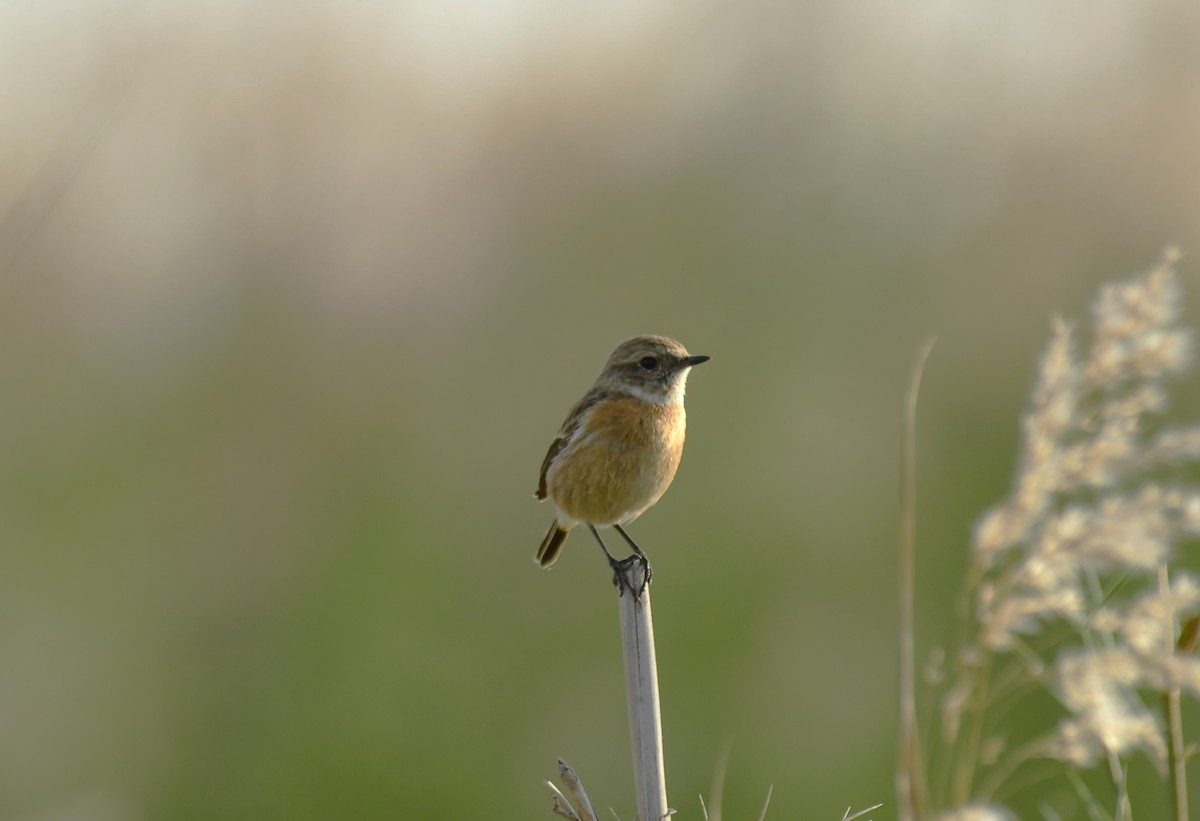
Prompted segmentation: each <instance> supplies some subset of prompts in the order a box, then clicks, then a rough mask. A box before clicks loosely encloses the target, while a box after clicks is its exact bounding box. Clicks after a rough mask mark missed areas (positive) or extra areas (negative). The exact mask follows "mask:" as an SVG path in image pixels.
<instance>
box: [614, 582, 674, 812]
mask: <svg viewBox="0 0 1200 821" xmlns="http://www.w3.org/2000/svg"><path fill="white" fill-rule="evenodd" d="M644 579H645V566H644V565H642V564H641V563H636V562H635V563H634V564H633V565H632V567H631V568H630V571H629V586H630V587H631V588H633V589H634V590H641V591H642V592H641V595H639V596H634V595H632V594H631V593H629V592H625V593H624V594H623V595H620V596H618V597H617V609H618V611H619V613H620V616H621V649H622V651H623V653H624V656H625V693H626V696H627V698H628V701H629V736H630V742H631V743H632V746H633V779H634V786H635V787H636V789H637V808H638V818H640V819H641V821H659V819H661V818H663V817H664V816H665V815H667V813H668V812H669V809H668V807H667V778H666V771H665V768H664V766H663V745H662V714H661V711H660V709H659V703H658V661H657V659H656V658H655V655H654V621H653V619H652V618H651V614H650V588H649V587H648V586H647V587H645V588H644V589H643V584H644ZM619 590H620V588H618V591H619Z"/></svg>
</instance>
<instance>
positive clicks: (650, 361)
mask: <svg viewBox="0 0 1200 821" xmlns="http://www.w3.org/2000/svg"><path fill="white" fill-rule="evenodd" d="M638 364H639V365H641V366H642V367H643V368H645V369H646V370H648V371H652V370H654V369H655V368H657V367H658V360H657V359H655V358H654V357H653V356H643V357H642V361H641V362H639V363H638Z"/></svg>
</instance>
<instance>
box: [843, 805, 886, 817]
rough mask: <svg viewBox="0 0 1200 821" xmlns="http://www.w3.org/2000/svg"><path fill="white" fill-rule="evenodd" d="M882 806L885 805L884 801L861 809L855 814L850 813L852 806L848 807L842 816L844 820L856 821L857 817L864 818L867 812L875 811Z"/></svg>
mask: <svg viewBox="0 0 1200 821" xmlns="http://www.w3.org/2000/svg"><path fill="white" fill-rule="evenodd" d="M882 806H883V804H882V803H880V804H875V805H873V806H870V807H867V808H866V809H863V810H859V811H858V812H856V813H854V815H851V814H850V808H849V807H847V808H846V813H845V814H844V815H843V816H842V821H855V819H856V818H862V817H863V816H864V815H866V814H867V813H869V812H875V810H877V809H879V808H880V807H882Z"/></svg>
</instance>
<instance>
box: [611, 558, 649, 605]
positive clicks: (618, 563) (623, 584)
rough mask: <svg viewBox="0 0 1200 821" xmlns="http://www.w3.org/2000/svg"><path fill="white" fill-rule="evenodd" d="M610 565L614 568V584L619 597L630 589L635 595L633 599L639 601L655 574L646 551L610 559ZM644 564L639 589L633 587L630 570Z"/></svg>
mask: <svg viewBox="0 0 1200 821" xmlns="http://www.w3.org/2000/svg"><path fill="white" fill-rule="evenodd" d="M608 564H609V566H610V567H612V569H613V586H615V587H616V588H617V597H618V598H620V597H621V596H623V595H625V591H626V590H628V591H629V592H630V594H631V595H632V596H633V600H634V601H637V600H638V599H640V598H641V597H642V592H643V591H644V590H645V589H646V588H647V587H648V586H649V585H650V579H651V577H653V575H654V571H653V569H652V568H651V567H650V560H649V559H647V558H646V555H645V554H644V553H634V554H633V555H632V556H629V557H627V558H624V559H620V560H617V559H609V562H608ZM639 564H640V565H641V566H642V583H641V585H640V586H639V587H638V589H637V590H634V589H633V583H632V582H631V581H630V579H629V572H630V570H632V569H633V568H634V567H635V566H636V565H639Z"/></svg>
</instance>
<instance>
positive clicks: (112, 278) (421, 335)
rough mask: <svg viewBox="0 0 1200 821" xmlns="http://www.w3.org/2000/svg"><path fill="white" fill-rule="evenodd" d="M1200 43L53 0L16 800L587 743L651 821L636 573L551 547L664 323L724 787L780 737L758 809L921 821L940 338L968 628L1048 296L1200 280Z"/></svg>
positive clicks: (582, 765)
mask: <svg viewBox="0 0 1200 821" xmlns="http://www.w3.org/2000/svg"><path fill="white" fill-rule="evenodd" d="M1198 36H1200V7H1198V6H1197V5H1196V4H1195V3H1191V2H1173V1H1172V0H1148V2H1143V3H1138V4H1130V3H1125V2H1118V0H1096V1H1095V2H1090V3H1086V4H1085V3H1068V2H1045V1H1044V0H1016V2H1013V0H972V1H971V2H965V3H964V2H937V1H936V0H917V2H914V3H909V4H900V5H896V4H889V3H882V2H866V3H853V4H847V3H839V2H832V0H820V1H819V2H810V3H804V4H775V3H769V2H747V3H739V4H717V3H711V2H700V3H683V2H679V3H662V4H646V3H636V2H616V3H605V4H581V3H567V4H562V3H559V4H541V3H533V2H528V0H514V2H508V3H499V2H456V1H454V0H451V1H450V2H431V1H430V0H425V2H419V3H405V2H399V3H386V2H370V0H359V1H358V2H345V0H339V1H338V2H334V1H333V0H306V1H305V2H286V3H285V2H281V1H280V2H269V1H268V0H261V1H260V2H252V3H244V2H229V1H228V0H224V1H222V0H218V2H209V3H198V2H190V3H189V2H180V3H174V4H165V3H155V2H150V1H149V0H125V1H123V0H106V1H105V2H94V3H66V2H36V0H12V2H7V3H4V4H3V5H2V6H0V95H2V96H0V98H2V99H3V100H4V103H3V105H2V106H0V213H3V214H4V216H3V217H2V218H0V219H2V222H0V375H2V380H3V386H4V389H3V392H2V394H0V817H4V818H18V819H98V820H99V821H125V819H160V818H163V819H165V818H171V819H217V818H220V819H283V818H287V819H291V820H292V821H295V820H297V819H330V818H356V819H371V818H474V817H485V816H486V817H496V818H544V817H550V816H549V811H548V799H547V797H546V796H545V794H544V793H543V792H542V788H541V787H540V786H539V782H540V781H542V780H543V779H546V778H551V777H553V776H554V773H555V767H554V760H555V756H558V755H562V756H564V757H566V758H567V759H568V760H569V761H570V762H571V763H572V764H573V765H575V766H576V768H577V769H578V770H579V772H580V773H581V774H582V775H583V777H584V780H585V784H586V785H587V787H588V789H589V791H590V793H591V794H592V796H593V797H594V798H595V800H596V802H597V804H598V805H601V806H607V805H610V804H611V805H612V806H613V807H614V808H615V809H617V811H618V812H620V813H621V816H622V817H623V818H631V817H632V816H633V812H634V808H633V804H632V789H631V786H630V781H631V778H630V765H629V742H628V726H627V723H626V716H625V703H624V693H623V677H622V673H621V669H620V655H619V645H618V637H617V631H616V625H617V615H616V612H615V607H614V606H613V594H612V589H611V587H610V586H609V580H608V575H609V574H608V573H607V571H606V568H605V566H604V565H603V562H602V561H601V558H600V556H599V552H598V551H597V550H596V548H595V546H594V545H593V544H590V543H589V541H590V540H589V539H588V538H586V536H585V535H581V534H578V533H577V534H575V536H573V537H572V539H571V540H570V542H568V545H567V550H566V552H565V554H564V556H563V558H562V560H561V561H560V562H559V563H558V564H557V565H556V566H555V568H554V570H553V571H552V572H550V573H544V572H539V571H537V570H536V569H535V568H534V567H533V565H532V564H531V563H530V558H531V556H532V553H533V550H534V547H535V546H536V544H537V542H538V540H539V539H540V538H541V536H542V534H543V533H544V531H545V528H546V527H547V524H548V522H549V518H550V516H551V515H552V514H551V510H550V509H549V508H548V507H547V506H545V505H542V506H539V505H538V504H536V503H535V502H534V501H533V499H532V496H531V494H532V491H533V489H534V487H535V485H536V479H537V470H538V467H539V465H540V463H541V459H542V457H543V455H544V453H545V448H546V446H547V445H548V443H549V441H550V438H551V436H552V435H553V434H554V432H555V431H556V430H557V427H558V425H559V423H560V422H561V420H562V418H563V416H564V415H565V413H566V411H567V410H568V408H569V407H570V405H571V404H572V402H573V401H574V400H575V399H576V398H577V397H578V396H579V395H580V394H581V393H582V392H583V391H584V390H585V389H586V388H587V387H588V386H589V385H590V383H591V381H592V379H593V378H594V377H595V375H596V373H597V372H598V370H599V368H600V366H601V364H602V363H603V361H604V358H605V356H606V355H607V353H608V352H609V350H610V349H611V348H612V347H613V346H614V345H615V344H616V343H617V342H619V341H620V340H622V339H624V338H626V337H628V336H631V335H634V334H638V333H660V334H667V335H670V336H674V337H676V338H678V339H679V340H681V341H682V342H683V343H684V344H685V345H687V346H688V347H689V349H691V350H692V351H693V352H697V353H705V354H709V355H710V356H712V358H713V361H712V363H711V364H709V365H705V366H704V367H703V368H702V369H698V370H697V371H696V372H695V374H694V375H693V377H692V379H691V383H690V390H689V417H690V424H689V440H688V448H687V453H686V455H685V457H684V460H683V465H682V468H681V470H680V473H679V476H678V479H677V480H676V482H675V485H674V487H673V488H672V490H671V491H670V492H669V493H668V494H667V496H666V497H665V498H664V500H663V501H662V503H660V504H659V505H658V506H657V507H656V508H655V509H654V510H653V511H652V512H651V513H650V514H648V515H647V516H646V517H645V518H644V519H642V520H640V521H639V522H637V523H636V524H635V525H634V526H633V528H632V531H631V532H632V533H633V535H634V537H635V538H637V539H638V540H639V542H640V543H641V544H642V545H643V546H644V547H645V548H646V549H647V551H648V552H649V553H650V554H651V556H652V557H653V559H654V563H655V569H656V576H655V582H656V583H655V587H654V603H655V616H656V626H657V629H658V651H659V663H660V677H661V682H660V683H661V688H662V697H663V715H664V725H665V734H666V752H667V766H668V787H669V794H670V796H671V801H672V804H673V805H674V806H676V807H678V808H680V809H681V810H682V811H683V812H682V813H681V815H680V817H681V818H698V817H700V814H699V805H698V802H697V800H696V797H695V796H696V795H697V793H700V792H704V793H706V794H707V791H708V787H709V782H710V779H711V776H712V772H713V769H714V767H715V765H716V762H717V760H718V758H719V757H720V754H721V750H722V748H723V747H724V746H725V745H726V744H729V745H731V746H730V750H731V755H730V766H729V775H728V781H727V785H726V801H725V809H726V814H727V816H728V817H734V818H744V817H757V812H758V808H759V806H760V805H761V803H762V799H763V796H764V794H765V792H766V789H767V786H768V785H769V784H773V785H774V799H773V802H772V813H771V815H770V817H776V818H801V817H802V818H835V817H838V816H840V814H841V812H842V811H843V810H844V808H845V807H846V806H848V805H855V806H856V807H861V806H864V805H867V804H871V803H874V802H877V801H883V802H885V803H886V806H885V808H884V809H883V810H881V811H880V812H879V813H876V814H875V815H876V817H878V818H892V817H894V802H893V801H892V775H891V768H892V761H893V750H894V744H895V742H894V726H895V721H896V706H895V702H896V696H895V675H896V662H895V655H896V654H895V649H894V647H895V638H894V632H895V617H894V611H895V582H894V578H895V558H894V555H895V542H896V532H897V498H898V490H897V487H898V481H897V480H898V474H899V465H898V456H899V452H900V431H901V407H902V396H903V391H904V385H905V380H906V375H907V371H908V369H909V365H910V362H911V360H912V358H913V356H914V354H915V351H916V349H917V348H918V346H919V345H920V343H921V342H922V341H923V340H924V339H925V338H927V337H928V336H929V335H931V334H935V333H936V334H937V335H938V338H939V343H938V346H937V348H936V350H935V351H934V353H933V356H932V358H931V360H930V364H929V368H928V371H927V373H926V381H925V387H924V393H923V395H922V399H921V402H922V406H921V419H920V436H919V444H920V494H921V497H920V505H919V525H918V527H919V536H920V542H921V544H920V549H921V555H920V566H919V585H920V587H919V590H918V600H919V613H918V627H919V630H920V640H919V648H920V652H921V654H922V657H923V655H924V652H925V651H926V650H928V648H929V647H930V646H932V645H933V644H935V643H938V642H941V641H945V640H947V639H948V638H949V637H950V636H951V634H952V627H953V612H954V595H955V590H956V587H957V585H958V584H959V581H960V580H961V574H962V571H963V567H964V564H965V556H966V553H965V548H966V545H967V541H968V535H969V528H970V526H971V523H972V522H973V520H974V519H975V517H976V516H978V515H979V513H980V512H982V510H983V509H984V508H985V507H986V506H988V505H989V504H991V503H992V502H994V501H996V500H998V499H999V498H1000V497H1001V496H1002V495H1003V494H1004V493H1005V492H1006V490H1007V487H1008V482H1009V476H1010V475H1011V471H1012V466H1013V459H1014V454H1015V445H1016V441H1017V415H1018V413H1019V412H1020V410H1021V409H1022V407H1023V406H1024V404H1025V398H1026V394H1027V391H1028V388H1029V387H1030V385H1031V383H1032V374H1033V367H1034V362H1035V357H1036V355H1037V352H1038V351H1039V350H1040V349H1041V347H1042V345H1043V344H1044V342H1045V340H1046V338H1047V336H1048V332H1047V329H1048V322H1049V319H1050V317H1051V316H1053V315H1054V314H1055V313H1057V312H1060V311H1061V312H1065V313H1067V314H1068V315H1072V316H1077V317H1083V316H1084V315H1085V313H1086V305H1087V303H1088V301H1089V300H1090V298H1091V295H1092V293H1093V291H1094V289H1095V287H1096V286H1097V284H1098V283H1100V282H1103V281H1106V280H1110V279H1113V278H1116V277H1122V276H1125V275H1127V274H1130V273H1132V272H1134V271H1136V270H1139V269H1141V268H1144V267H1146V266H1148V265H1150V264H1151V263H1152V262H1153V261H1154V260H1155V259H1156V258H1157V256H1158V254H1159V251H1160V249H1161V247H1162V246H1163V245H1164V244H1166V243H1177V244H1179V245H1180V246H1181V247H1182V248H1183V250H1184V253H1185V258H1184V261H1183V263H1182V266H1181V270H1182V273H1183V276H1184V281H1185V288H1186V290H1187V291H1188V294H1189V298H1190V299H1191V300H1192V301H1193V303H1194V302H1195V301H1196V300H1197V299H1200V287H1198V286H1200V282H1198V281H1197V280H1198V278H1197V275H1196V271H1197V270H1198V269H1197V267H1196V264H1195V262H1194V261H1193V260H1194V257H1188V256H1187V254H1189V253H1191V254H1193V255H1194V254H1195V253H1196V252H1197V249H1200V165H1198V163H1197V160H1196V156H1197V155H1196V151H1197V146H1198V145H1200V94H1197V89H1198V88H1200V49H1197V48H1196V43H1197V38H1198ZM1188 315H1189V317H1192V318H1193V324H1194V318H1195V316H1196V312H1195V311H1194V309H1189V313H1188ZM1198 407H1200V392H1198V391H1197V389H1196V384H1195V380H1193V381H1192V382H1191V383H1189V384H1186V385H1183V386H1181V387H1180V390H1178V391H1177V392H1176V394H1175V402H1174V405H1173V412H1174V413H1176V414H1178V415H1179V416H1180V418H1191V419H1194V418H1196V416H1197V408H1198ZM1154 789H1157V788H1154ZM1193 789H1194V790H1196V791H1197V792H1200V784H1196V785H1194V787H1193ZM1135 797H1136V796H1135ZM1153 799H1154V800H1158V795H1157V794H1155V795H1154V796H1153ZM1135 807H1136V805H1135ZM1144 817H1155V815H1154V812H1153V810H1151V811H1150V812H1149V813H1148V814H1146V815H1145V816H1144Z"/></svg>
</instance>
